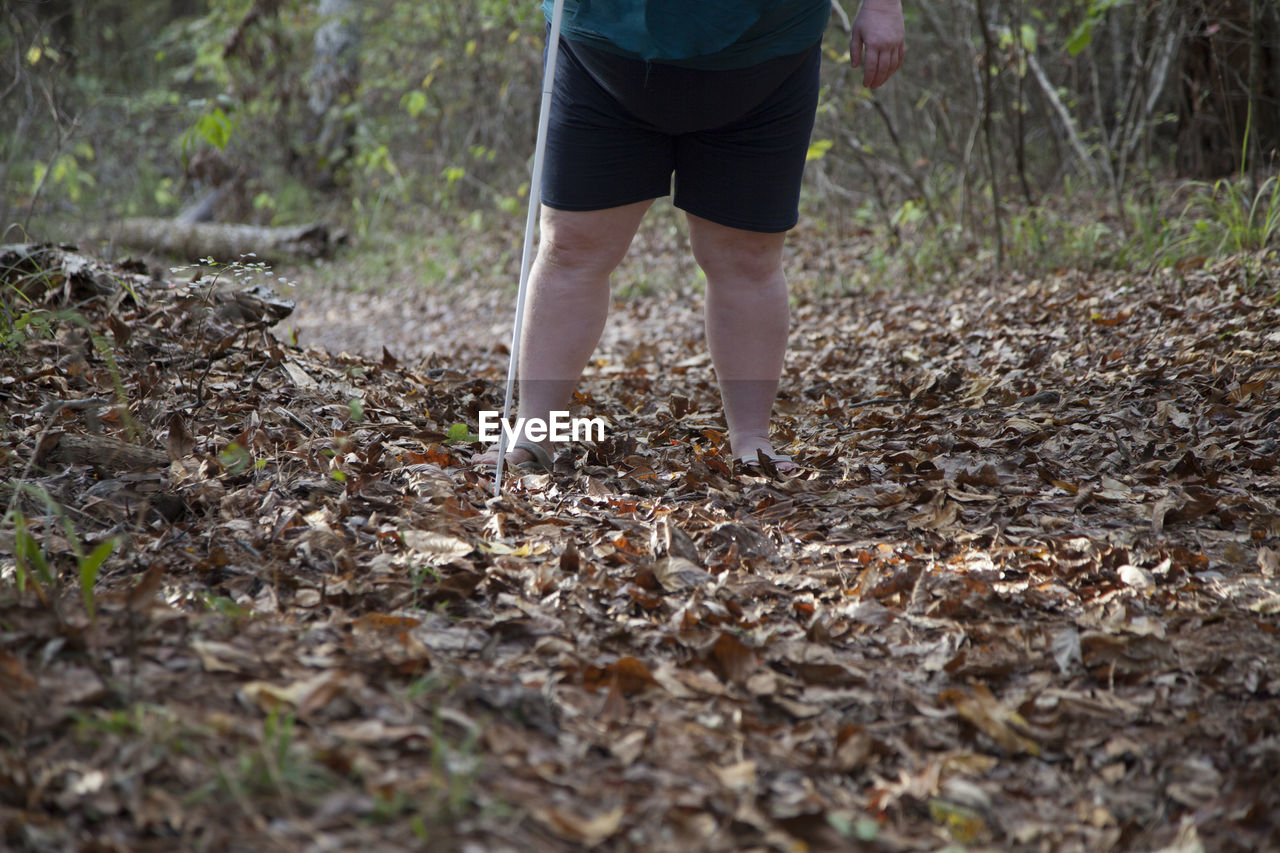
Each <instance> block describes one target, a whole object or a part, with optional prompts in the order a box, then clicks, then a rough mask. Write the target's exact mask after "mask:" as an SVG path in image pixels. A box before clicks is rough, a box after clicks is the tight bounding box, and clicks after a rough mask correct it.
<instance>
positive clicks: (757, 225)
mask: <svg viewBox="0 0 1280 853" xmlns="http://www.w3.org/2000/svg"><path fill="white" fill-rule="evenodd" d="M675 206H676V207H678V208H680V209H681V210H683V211H684V212H685V213H692V214H693V215H694V216H696V217H698V218H699V219H706V220H708V221H710V222H714V223H716V224H717V225H723V226H725V227H726V228H736V229H738V230H739V231H755V232H756V233H758V234H783V233H785V232H787V231H790V230H791V229H792V228H795V227H796V226H797V225H798V224H800V217H799V215H797V216H796V217H795V218H794V219H792V220H790V223H789V224H787V225H781V224H778V223H777V222H772V223H767V224H766V223H761V222H750V221H748V220H745V219H734V218H733V217H731V216H721V215H720V214H718V213H710V212H700V211H698V210H696V209H694V207H693V206H690V205H683V204H680V203H679V202H676V203H675Z"/></svg>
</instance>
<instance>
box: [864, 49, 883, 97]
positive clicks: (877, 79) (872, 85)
mask: <svg viewBox="0 0 1280 853" xmlns="http://www.w3.org/2000/svg"><path fill="white" fill-rule="evenodd" d="M885 66H886V57H885V54H884V51H883V50H869V51H867V64H866V68H865V69H864V70H863V75H862V85H864V86H866V87H867V88H868V89H876V88H878V87H879V86H880V84H881V83H883V82H884V81H885V73H884V69H885Z"/></svg>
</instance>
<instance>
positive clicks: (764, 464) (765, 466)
mask: <svg viewBox="0 0 1280 853" xmlns="http://www.w3.org/2000/svg"><path fill="white" fill-rule="evenodd" d="M733 461H734V463H735V464H737V465H740V466H742V467H744V468H759V469H760V470H761V471H763V472H764V473H765V474H768V475H769V476H771V477H776V476H778V475H779V474H798V473H800V466H799V464H797V463H796V461H795V460H794V459H792V458H791V457H790V456H788V455H787V454H785V453H765V452H764V451H763V450H757V451H756V452H755V453H754V454H748V453H744V454H742V455H741V456H735V457H734V459H733ZM779 466H784V467H783V468H779Z"/></svg>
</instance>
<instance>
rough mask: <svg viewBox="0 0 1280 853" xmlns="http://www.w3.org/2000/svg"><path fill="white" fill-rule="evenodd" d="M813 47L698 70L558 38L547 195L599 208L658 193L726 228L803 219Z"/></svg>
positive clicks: (556, 201) (559, 202)
mask: <svg viewBox="0 0 1280 853" xmlns="http://www.w3.org/2000/svg"><path fill="white" fill-rule="evenodd" d="M820 64H821V52H820V51H819V47H818V45H816V44H815V45H814V46H813V48H811V49H810V50H807V51H804V52H802V53H799V54H795V55H792V56H784V57H781V58H779V59H773V60H769V61H768V62H765V63H762V64H760V65H756V66H752V67H750V68H742V69H735V70H731V71H702V70H694V69H689V68H683V67H679V66H674V65H665V64H661V63H646V62H643V61H641V60H636V59H630V58H627V57H623V56H617V55H614V54H611V53H608V52H606V51H603V50H599V49H596V48H592V47H588V46H586V45H582V44H580V43H576V42H573V41H570V40H569V39H562V40H561V41H560V59H559V61H558V63H557V68H556V80H555V88H554V94H553V98H552V106H551V119H550V125H549V127H548V132H547V148H546V159H545V161H544V163H543V174H542V203H543V204H545V205H547V206H548V207H552V208H556V209H558V210H601V209H604V208H610V207H620V206H622V205H625V204H632V203H635V202H639V201H646V200H648V199H654V198H658V197H660V196H665V195H667V194H669V193H670V192H671V178H672V175H673V174H674V175H675V198H674V204H675V205H676V207H679V208H681V209H682V210H685V211H687V212H689V213H691V214H693V215H695V216H700V217H702V218H704V219H709V220H711V221H712V222H716V223H719V224H721V225H727V226H729V227H731V228H741V229H744V230H747V231H765V232H771V233H777V232H781V231H786V230H788V229H790V228H792V227H794V226H795V224H796V221H797V219H798V218H799V210H798V208H799V201H800V180H801V177H802V176H803V173H804V164H805V157H806V154H807V153H808V151H809V136H810V134H811V133H812V132H813V119H814V113H815V111H816V110H817V105H818V71H819V67H820Z"/></svg>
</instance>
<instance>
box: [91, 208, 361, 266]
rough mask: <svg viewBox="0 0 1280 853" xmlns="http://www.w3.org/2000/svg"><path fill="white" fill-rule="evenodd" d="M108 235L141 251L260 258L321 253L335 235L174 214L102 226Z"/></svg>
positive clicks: (322, 229) (321, 228)
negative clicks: (188, 218) (194, 219)
mask: <svg viewBox="0 0 1280 853" xmlns="http://www.w3.org/2000/svg"><path fill="white" fill-rule="evenodd" d="M103 236H104V237H106V238H107V239H109V240H112V241H114V242H117V243H121V244H124V245H127V246H131V247H133V248H135V249H139V250H141V251H147V252H157V253H160V254H165V255H172V256H174V257H177V258H181V259H182V260H184V261H195V260H198V259H200V258H207V257H212V258H214V260H217V261H223V262H231V261H238V260H240V259H241V258H243V257H244V256H246V255H253V256H254V257H256V259H257V260H260V261H275V260H281V259H284V258H325V257H328V256H329V255H330V254H331V253H332V252H333V247H334V245H335V244H336V243H338V242H341V240H340V237H335V236H334V235H331V234H330V233H329V229H328V227H327V226H325V225H321V224H319V223H313V224H311V225H292V226H284V227H270V226H265V225H232V224H225V223H219V222H184V221H181V220H177V219H155V218H151V217H138V218H135V219H125V220H122V221H120V222H118V223H116V224H115V225H113V226H111V227H110V228H108V229H107V231H106V233H105V234H104V235H103Z"/></svg>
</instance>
